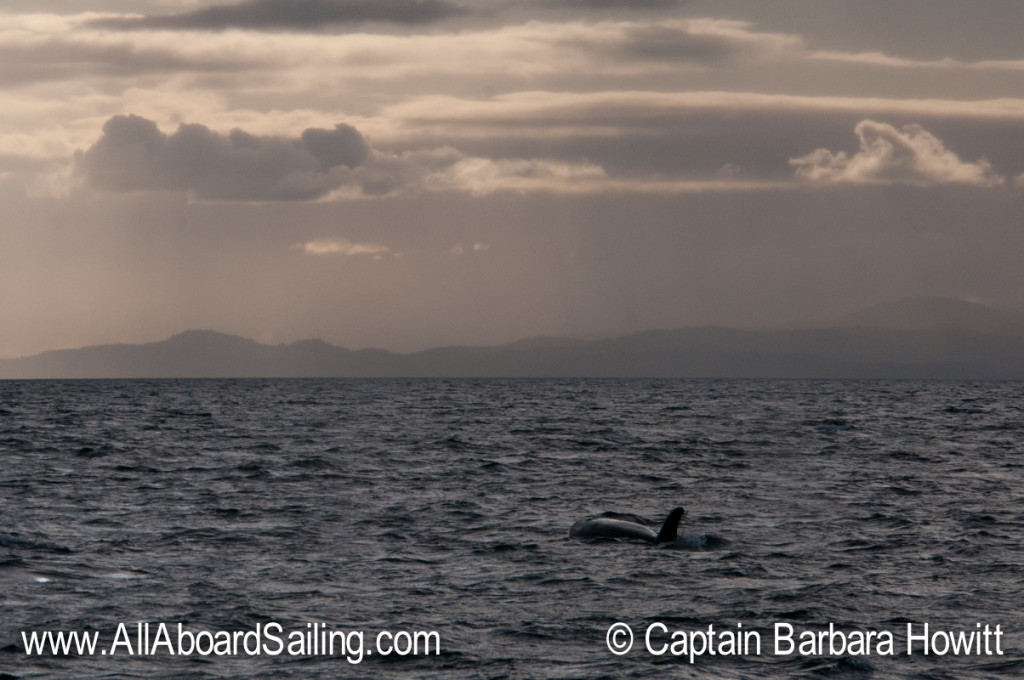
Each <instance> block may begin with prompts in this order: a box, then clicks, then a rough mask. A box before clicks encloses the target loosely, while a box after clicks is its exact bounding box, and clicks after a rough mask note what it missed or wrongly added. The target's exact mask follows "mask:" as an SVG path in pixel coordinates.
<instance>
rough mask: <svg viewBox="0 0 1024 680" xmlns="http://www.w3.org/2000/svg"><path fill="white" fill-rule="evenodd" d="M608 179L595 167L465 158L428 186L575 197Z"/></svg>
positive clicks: (479, 192) (478, 192)
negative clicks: (577, 192) (569, 195)
mask: <svg viewBox="0 0 1024 680" xmlns="http://www.w3.org/2000/svg"><path fill="white" fill-rule="evenodd" d="M605 179H607V177H606V175H605V172H604V169H602V168H601V167H600V166H598V165H594V164H592V163H566V162H559V161H554V160H549V159H538V158H532V159H503V160H490V159H487V158H464V159H461V160H459V161H458V162H457V163H454V164H453V165H452V166H450V167H448V168H446V169H444V170H442V171H440V172H437V173H434V174H433V175H431V176H429V177H428V178H427V183H428V185H430V186H433V187H435V188H438V189H457V190H460V191H469V192H470V193H472V194H475V195H478V196H482V195H486V194H491V193H495V192H498V191H511V192H518V193H526V192H551V193H573V192H575V191H580V190H584V191H585V190H587V188H588V187H590V186H592V184H593V183H594V182H595V181H597V182H602V181H603V180H605Z"/></svg>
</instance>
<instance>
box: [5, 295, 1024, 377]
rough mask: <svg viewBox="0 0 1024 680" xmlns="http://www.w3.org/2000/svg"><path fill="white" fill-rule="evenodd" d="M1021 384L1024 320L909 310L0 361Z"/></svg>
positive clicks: (188, 344) (221, 373)
mask: <svg viewBox="0 0 1024 680" xmlns="http://www.w3.org/2000/svg"><path fill="white" fill-rule="evenodd" d="M589 376H592V377H693V378H719V377H721V378H1014V379H1017V378H1024V320H1022V319H1020V318H1018V317H1016V316H1014V315H1011V314H1007V313H1003V312H999V311H998V310H994V309H992V308H989V307H986V306H984V305H979V304H976V303H970V302H964V301H960V300H948V299H945V298H914V299H910V300H905V301H900V302H897V303H892V304H886V305H879V306H877V307H875V308H870V309H867V310H863V311H862V312H859V313H857V314H855V315H852V316H850V317H847V318H844V319H840V320H838V321H836V322H833V323H831V324H823V325H822V326H821V327H817V328H804V329H775V330H740V329H734V328H722V327H693V328H680V329H672V330H652V331H647V332H643V333H637V334H633V335H627V336H623V337H618V338H611V339H606V340H590V341H584V340H570V339H553V338H537V339H531V340H524V341H519V342H514V343H510V344H506V345H498V346H488V347H461V346H453V347H439V348H435V349H429V350H425V351H421V352H414V353H411V354H397V353H394V352H389V351H386V350H375V349H364V350H357V351H353V350H348V349H344V348H341V347H335V346H333V345H330V344H328V343H326V342H323V341H321V340H302V341H299V342H294V343H290V344H284V345H264V344H260V343H257V342H255V341H253V340H248V339H245V338H240V337H236V336H232V335H226V334H223V333H217V332H214V331H187V332H185V333H181V334H179V335H175V336H173V337H171V338H169V339H167V340H164V341H161V342H154V343H148V344H141V345H101V346H95V347H85V348H82V349H75V350H57V351H50V352H44V353H42V354H38V355H35V356H31V357H24V358H19V359H7V360H2V361H0V378H5V379H27V378H65V379H72V378H220V377H240V378H242V377H266V378H273V377H589Z"/></svg>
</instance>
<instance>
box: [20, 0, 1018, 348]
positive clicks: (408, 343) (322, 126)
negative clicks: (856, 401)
mask: <svg viewBox="0 0 1024 680" xmlns="http://www.w3.org/2000/svg"><path fill="white" fill-rule="evenodd" d="M1022 30H1024V3H1021V2H1019V0H976V1H975V2H971V3H965V2H961V1H960V0H900V2H892V1H891V0H859V1H857V2H853V1H851V0H774V1H773V2H765V1H764V0H714V1H711V0H689V1H687V0H476V1H475V2H474V1H472V0H244V1H242V2H237V1H234V2H227V3H219V2H209V1H206V0H74V1H72V0H0V88H2V89H0V103H2V105H0V215H2V217H0V329H2V331H0V357H14V356H25V355H30V354H34V353H37V352H41V351H44V350H48V349H55V348H69V347H80V346H86V345H96V344H107V343H141V342H153V341H158V340H162V339H165V338H167V337H169V336H171V335H173V334H175V333H179V332H182V331H185V330H189V329H210V330H216V331H221V332H225V333H231V334H235V335H241V336H244V337H248V338H252V339H255V340H258V341H260V342H266V343H272V344H277V343H285V342H292V341H295V340H299V339H304V338H321V339H323V340H326V341H328V342H330V343H332V344H335V345H339V346H343V347H349V348H352V349H358V348H363V347H379V348H385V349H391V350H395V351H402V352H407V351H414V350H418V349H424V348H429V347H435V346H440V345H487V344H498V343H505V342H511V341H515V340H519V339H523V338H529V337H535V336H571V337H581V338H595V337H607V336H615V335H622V334H627V333H632V332H638V331H643V330H648V329H655V328H675V327H681V326H693V325H708V324H715V325H728V326H736V327H745V328H749V327H774V326H792V325H809V324H815V323H819V322H824V321H829V320H831V319H834V318H837V317H841V316H843V315H846V314H848V313H850V312H853V311H855V310H857V309H859V308H862V307H865V306H868V305H872V304H877V303H881V302H886V301H892V300H897V299H901V298H905V297H910V296H918V295H941V296H948V297H954V298H960V299H964V300H971V301H975V302H981V303H985V304H989V305H993V306H996V307H1000V308H1005V309H1010V310H1018V311H1019V310H1024V267H1022V265H1021V254H1022V253H1024V43H1022V42H1021V40H1020V35H1021V31H1022Z"/></svg>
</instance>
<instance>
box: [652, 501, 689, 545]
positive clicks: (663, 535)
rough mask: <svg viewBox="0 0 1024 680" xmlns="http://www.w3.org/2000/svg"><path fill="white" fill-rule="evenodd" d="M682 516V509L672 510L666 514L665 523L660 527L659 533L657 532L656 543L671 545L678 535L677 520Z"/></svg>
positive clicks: (683, 512) (684, 512)
mask: <svg viewBox="0 0 1024 680" xmlns="http://www.w3.org/2000/svg"><path fill="white" fill-rule="evenodd" d="M684 514H686V511H685V510H683V509H682V508H674V509H673V510H672V512H670V513H668V517H666V518H665V523H664V524H662V525H661V531H660V532H658V543H671V542H672V541H674V540H676V536H678V535H679V520H681V519H682V518H683V515H684Z"/></svg>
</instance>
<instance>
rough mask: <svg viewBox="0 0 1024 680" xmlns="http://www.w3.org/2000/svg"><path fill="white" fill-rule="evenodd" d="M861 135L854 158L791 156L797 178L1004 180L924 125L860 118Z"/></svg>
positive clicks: (824, 153) (983, 183)
mask: <svg viewBox="0 0 1024 680" xmlns="http://www.w3.org/2000/svg"><path fill="white" fill-rule="evenodd" d="M854 132H855V133H856V134H857V137H858V138H859V139H860V151H859V152H857V153H855V154H854V155H852V156H850V155H848V154H847V153H846V152H845V151H840V152H838V153H833V152H832V151H829V150H828V149H817V150H815V151H813V152H811V153H809V154H807V155H806V156H803V157H801V158H794V159H791V160H790V164H792V165H794V166H795V167H796V168H797V170H796V174H797V176H798V177H802V178H804V179H809V180H815V181H825V182H854V183H860V184H891V183H897V184H912V185H915V186H931V185H933V184H969V185H973V186H978V187H992V186H999V185H1002V184H1004V183H1005V179H1004V178H1002V177H1000V176H999V175H997V174H996V173H995V172H994V171H993V170H992V166H991V164H990V163H989V162H988V161H986V160H985V159H984V158H982V159H979V160H978V161H976V162H974V163H966V162H964V161H961V160H960V159H959V158H958V157H957V155H956V154H955V153H953V152H952V151H949V150H948V149H946V147H945V145H944V144H943V143H942V140H940V139H939V138H937V137H936V136H935V135H933V134H931V133H930V132H928V131H927V130H925V129H924V128H922V127H921V126H920V125H904V126H903V129H902V130H897V129H896V128H895V127H893V126H892V125H888V124H886V123H877V122H875V121H873V120H862V121H861V122H860V123H858V124H857V127H856V128H854Z"/></svg>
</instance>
